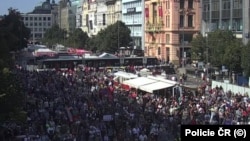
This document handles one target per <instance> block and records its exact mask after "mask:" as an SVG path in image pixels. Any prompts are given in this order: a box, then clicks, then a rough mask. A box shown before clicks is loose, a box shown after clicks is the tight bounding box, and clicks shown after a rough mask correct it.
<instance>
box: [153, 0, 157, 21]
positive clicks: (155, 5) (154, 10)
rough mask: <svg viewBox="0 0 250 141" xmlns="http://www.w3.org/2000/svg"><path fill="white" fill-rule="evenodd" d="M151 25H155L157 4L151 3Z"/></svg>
mask: <svg viewBox="0 0 250 141" xmlns="http://www.w3.org/2000/svg"><path fill="white" fill-rule="evenodd" d="M152 5H153V10H152V11H153V14H152V15H153V24H155V23H157V14H158V13H157V4H156V3H153V4H152Z"/></svg>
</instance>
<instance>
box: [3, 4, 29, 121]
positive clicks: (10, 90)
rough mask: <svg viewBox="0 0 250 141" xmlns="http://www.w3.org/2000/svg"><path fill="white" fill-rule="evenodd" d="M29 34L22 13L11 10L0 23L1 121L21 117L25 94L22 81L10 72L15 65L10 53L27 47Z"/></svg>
mask: <svg viewBox="0 0 250 141" xmlns="http://www.w3.org/2000/svg"><path fill="white" fill-rule="evenodd" d="M29 34H30V31H29V30H28V29H27V28H26V27H25V26H24V24H23V22H22V21H21V16H20V13H19V12H18V11H17V10H15V9H12V8H10V9H9V14H8V15H5V16H4V18H3V20H1V21H0V45H1V46H0V78H1V81H0V115H1V116H0V121H3V120H6V119H10V118H13V117H14V116H16V115H19V112H20V110H21V108H22V104H23V100H24V94H23V90H22V88H21V86H20V83H21V82H20V81H19V80H20V79H18V78H17V77H16V75H15V74H13V73H11V71H9V70H10V68H11V65H13V60H12V59H11V54H10V52H12V51H19V50H20V49H22V48H24V47H26V46H27V39H28V38H29Z"/></svg>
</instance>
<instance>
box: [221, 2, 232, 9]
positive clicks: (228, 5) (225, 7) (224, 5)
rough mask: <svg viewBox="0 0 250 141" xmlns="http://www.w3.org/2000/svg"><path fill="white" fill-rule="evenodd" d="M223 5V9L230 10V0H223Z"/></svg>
mask: <svg viewBox="0 0 250 141" xmlns="http://www.w3.org/2000/svg"><path fill="white" fill-rule="evenodd" d="M222 5H223V10H230V0H223V1H222Z"/></svg>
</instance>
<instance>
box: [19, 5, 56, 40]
mask: <svg viewBox="0 0 250 141" xmlns="http://www.w3.org/2000/svg"><path fill="white" fill-rule="evenodd" d="M57 7H58V6H57V5H56V4H55V1H52V3H50V1H49V0H46V1H45V2H43V3H42V4H41V5H39V6H36V7H35V9H34V10H33V11H32V12H30V13H22V14H21V17H22V21H23V22H24V25H25V26H26V27H27V28H29V29H30V31H31V34H30V39H29V41H30V42H33V43H34V42H40V41H41V39H42V38H43V37H44V34H45V32H46V30H47V29H49V28H51V27H52V25H53V24H57V23H58V13H57Z"/></svg>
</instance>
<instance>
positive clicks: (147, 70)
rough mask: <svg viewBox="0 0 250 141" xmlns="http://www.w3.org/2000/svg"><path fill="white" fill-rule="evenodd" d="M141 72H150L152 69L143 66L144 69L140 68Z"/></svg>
mask: <svg viewBox="0 0 250 141" xmlns="http://www.w3.org/2000/svg"><path fill="white" fill-rule="evenodd" d="M140 72H150V70H149V69H147V68H143V69H141V70H140Z"/></svg>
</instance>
